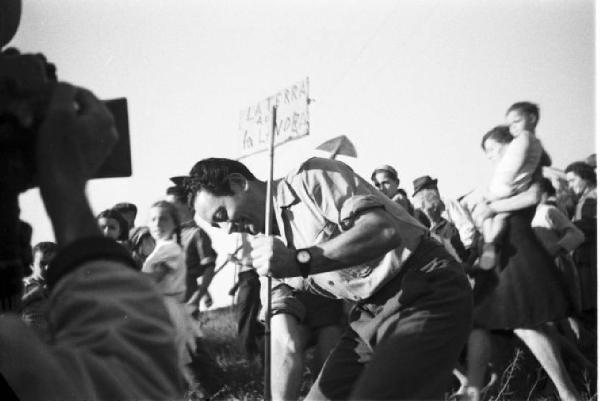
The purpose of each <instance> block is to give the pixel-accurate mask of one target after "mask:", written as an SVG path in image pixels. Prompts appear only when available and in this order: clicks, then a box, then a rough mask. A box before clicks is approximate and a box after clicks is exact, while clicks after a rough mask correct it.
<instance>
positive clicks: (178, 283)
mask: <svg viewBox="0 0 600 401" xmlns="http://www.w3.org/2000/svg"><path fill="white" fill-rule="evenodd" d="M159 265H163V266H166V267H167V268H168V272H167V274H165V276H164V277H163V278H162V279H161V280H160V281H158V282H157V283H156V284H157V286H158V288H159V290H160V292H161V293H162V294H163V295H168V296H173V297H175V298H177V300H179V301H180V302H183V298H184V296H185V289H186V287H185V282H186V274H187V272H186V267H185V261H184V256H183V249H182V248H181V246H179V244H177V243H176V242H175V241H172V240H158V241H156V246H155V247H154V250H153V251H152V253H151V254H150V255H148V257H147V258H146V261H145V262H144V266H143V267H142V272H143V273H153V272H155V271H157V269H158V268H159Z"/></svg>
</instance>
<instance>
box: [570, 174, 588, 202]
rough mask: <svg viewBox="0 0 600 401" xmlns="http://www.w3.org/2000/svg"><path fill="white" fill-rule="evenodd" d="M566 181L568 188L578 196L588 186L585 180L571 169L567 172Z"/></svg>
mask: <svg viewBox="0 0 600 401" xmlns="http://www.w3.org/2000/svg"><path fill="white" fill-rule="evenodd" d="M567 183H568V184H569V189H570V190H571V191H572V192H573V193H574V194H575V196H577V197H580V196H581V195H582V194H583V192H584V191H585V190H586V189H587V187H588V183H587V181H585V180H584V179H582V178H581V177H580V176H578V175H577V174H575V173H574V172H572V171H569V172H568V173H567Z"/></svg>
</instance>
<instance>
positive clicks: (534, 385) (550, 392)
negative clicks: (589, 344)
mask: <svg viewBox="0 0 600 401" xmlns="http://www.w3.org/2000/svg"><path fill="white" fill-rule="evenodd" d="M201 321H202V323H203V325H202V329H203V332H204V342H205V346H206V348H207V353H208V354H209V355H210V356H211V357H212V359H213V360H214V361H215V362H216V364H217V365H218V369H219V370H220V372H218V373H217V376H216V377H217V380H218V381H219V382H220V383H221V384H222V385H221V387H220V390H218V391H217V392H216V393H215V394H214V395H213V396H212V397H210V400H225V401H229V400H241V401H258V400H263V399H264V397H263V370H262V366H261V363H260V361H259V360H258V359H257V360H253V361H248V360H247V359H246V357H245V356H244V354H243V353H242V351H241V349H240V348H239V346H238V344H237V327H236V323H235V312H234V310H233V309H232V308H231V307H227V308H221V309H216V310H212V311H208V312H204V313H203V314H202V315H201ZM496 345H497V350H498V352H496V353H497V354H498V355H497V357H496V358H495V361H494V363H495V366H496V370H497V371H498V372H502V373H499V377H500V379H499V380H497V383H496V384H495V385H494V386H492V387H491V388H489V389H488V391H487V392H486V393H484V394H483V397H482V401H512V400H527V401H553V400H558V399H559V398H558V396H557V395H556V391H555V389H554V387H553V386H552V383H551V381H550V380H549V379H548V378H547V376H546V374H545V372H544V371H543V370H542V369H541V368H540V366H539V364H538V363H537V361H536V360H535V358H534V357H533V356H532V355H531V353H530V352H529V351H527V350H525V349H524V348H523V347H522V346H520V345H519V344H518V342H516V341H515V340H514V339H510V338H508V337H507V338H504V339H501V340H500V342H499V343H497V344H496ZM307 357H308V358H309V359H310V358H311V355H310V354H309V355H308V356H307ZM594 360H595V359H594ZM571 374H572V376H574V375H578V376H579V377H574V379H575V381H576V382H577V384H578V387H579V388H580V391H581V394H582V399H583V400H589V401H596V400H597V395H596V378H595V377H593V378H591V377H590V375H589V374H588V373H585V372H584V373H580V372H577V373H574V372H571ZM311 382H312V376H311V374H310V371H309V370H308V369H307V370H306V372H305V379H304V383H303V385H302V391H301V394H306V393H307V392H308V390H309V388H310V385H311ZM454 387H455V388H454V389H453V390H456V389H457V387H458V385H457V383H456V384H455V386H454ZM451 390H452V389H449V393H450V392H451Z"/></svg>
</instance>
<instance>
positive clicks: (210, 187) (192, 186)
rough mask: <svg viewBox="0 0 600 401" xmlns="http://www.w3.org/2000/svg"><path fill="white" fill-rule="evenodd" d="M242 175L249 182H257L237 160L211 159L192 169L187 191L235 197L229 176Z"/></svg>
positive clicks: (197, 164)
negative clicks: (202, 191)
mask: <svg viewBox="0 0 600 401" xmlns="http://www.w3.org/2000/svg"><path fill="white" fill-rule="evenodd" d="M235 173H237V174H241V175H242V176H244V177H245V178H246V179H247V180H249V181H256V177H255V176H254V174H252V173H251V172H250V170H248V168H247V167H246V166H244V165H243V164H242V163H240V162H239V161H237V160H231V159H224V158H210V159H204V160H200V161H199V162H198V163H196V164H195V165H194V167H192V170H191V171H190V174H189V177H188V179H187V182H186V189H187V190H188V191H192V192H193V193H194V194H195V193H196V192H198V191H200V190H204V191H207V192H210V193H211V194H213V195H216V196H227V195H233V192H232V191H231V187H230V186H229V175H231V174H235Z"/></svg>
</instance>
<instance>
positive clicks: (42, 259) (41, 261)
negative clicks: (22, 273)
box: [33, 251, 55, 276]
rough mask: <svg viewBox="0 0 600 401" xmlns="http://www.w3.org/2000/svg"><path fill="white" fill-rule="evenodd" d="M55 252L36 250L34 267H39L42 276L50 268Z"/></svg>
mask: <svg viewBox="0 0 600 401" xmlns="http://www.w3.org/2000/svg"><path fill="white" fill-rule="evenodd" d="M54 254H55V253H54V252H51V251H50V252H42V251H36V252H35V254H34V255H33V267H34V269H39V271H40V273H42V276H44V275H45V273H46V270H47V269H48V265H49V264H50V262H51V261H52V259H53V258H54Z"/></svg>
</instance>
